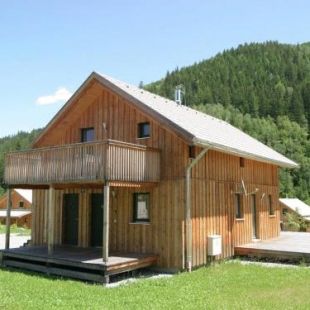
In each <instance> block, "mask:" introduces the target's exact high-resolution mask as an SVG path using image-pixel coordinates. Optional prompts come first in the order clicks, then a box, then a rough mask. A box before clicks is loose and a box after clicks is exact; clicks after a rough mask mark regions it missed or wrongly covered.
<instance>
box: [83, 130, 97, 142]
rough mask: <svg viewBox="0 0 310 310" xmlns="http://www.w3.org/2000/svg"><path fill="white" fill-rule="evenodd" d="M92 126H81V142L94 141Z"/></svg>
mask: <svg viewBox="0 0 310 310" xmlns="http://www.w3.org/2000/svg"><path fill="white" fill-rule="evenodd" d="M94 137H95V135H94V128H83V129H82V130H81V142H91V141H94Z"/></svg>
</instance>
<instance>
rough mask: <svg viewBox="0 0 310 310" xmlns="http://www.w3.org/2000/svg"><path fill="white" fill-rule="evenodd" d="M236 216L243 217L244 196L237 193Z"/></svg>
mask: <svg viewBox="0 0 310 310" xmlns="http://www.w3.org/2000/svg"><path fill="white" fill-rule="evenodd" d="M235 216H236V218H237V219H241V218H243V208H242V197H241V194H235Z"/></svg>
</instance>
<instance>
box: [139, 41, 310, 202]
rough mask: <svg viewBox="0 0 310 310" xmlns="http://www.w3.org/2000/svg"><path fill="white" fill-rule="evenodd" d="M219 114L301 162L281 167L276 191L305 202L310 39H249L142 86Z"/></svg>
mask: <svg viewBox="0 0 310 310" xmlns="http://www.w3.org/2000/svg"><path fill="white" fill-rule="evenodd" d="M177 85H181V87H182V89H183V91H184V92H185V96H184V98H183V104H186V105H188V106H191V107H193V108H195V109H198V110H200V111H202V112H205V113H207V114H210V115H213V116H215V117H218V118H220V119H223V120H225V121H227V122H229V123H231V124H232V125H234V126H235V127H237V128H239V129H241V130H242V131H244V132H246V133H248V134H249V135H251V136H253V137H254V138H256V139H257V140H259V141H261V142H263V143H265V144H266V145H268V146H270V147H272V148H273V149H275V150H277V151H278V152H280V153H281V154H283V155H286V156H287V157H289V158H290V159H292V160H294V161H296V162H297V163H299V164H300V168H299V169H294V170H289V169H282V168H281V169H280V195H281V197H285V196H287V197H298V198H300V199H301V200H303V201H305V202H308V203H309V204H310V159H309V158H310V142H309V126H308V124H309V122H310V43H305V44H301V45H289V44H280V43H278V42H266V43H251V44H244V45H240V46H239V47H238V48H236V49H230V50H225V51H223V52H222V53H219V54H218V55H216V56H215V57H213V58H211V59H208V60H204V61H202V62H200V63H195V64H194V65H192V66H189V67H185V68H182V69H179V68H176V70H174V71H173V72H167V74H166V76H165V78H163V79H161V80H160V81H157V82H154V83H152V84H149V85H146V86H144V88H145V89H147V90H149V91H151V92H154V93H157V94H159V95H162V96H164V97H168V98H170V99H174V89H175V87H176V86H177Z"/></svg>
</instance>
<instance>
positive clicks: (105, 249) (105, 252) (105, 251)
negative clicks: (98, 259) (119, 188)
mask: <svg viewBox="0 0 310 310" xmlns="http://www.w3.org/2000/svg"><path fill="white" fill-rule="evenodd" d="M109 208H110V186H109V185H105V186H104V190H103V232H102V233H103V238H102V243H103V244H102V259H103V261H104V262H107V261H108V258H109Z"/></svg>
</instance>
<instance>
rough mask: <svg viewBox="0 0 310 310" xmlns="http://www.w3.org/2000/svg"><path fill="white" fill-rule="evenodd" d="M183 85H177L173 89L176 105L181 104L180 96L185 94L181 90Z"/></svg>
mask: <svg viewBox="0 0 310 310" xmlns="http://www.w3.org/2000/svg"><path fill="white" fill-rule="evenodd" d="M182 88H183V85H177V86H176V87H175V89H174V101H175V102H176V103H177V104H182V94H183V95H184V94H185V91H183V90H182Z"/></svg>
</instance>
